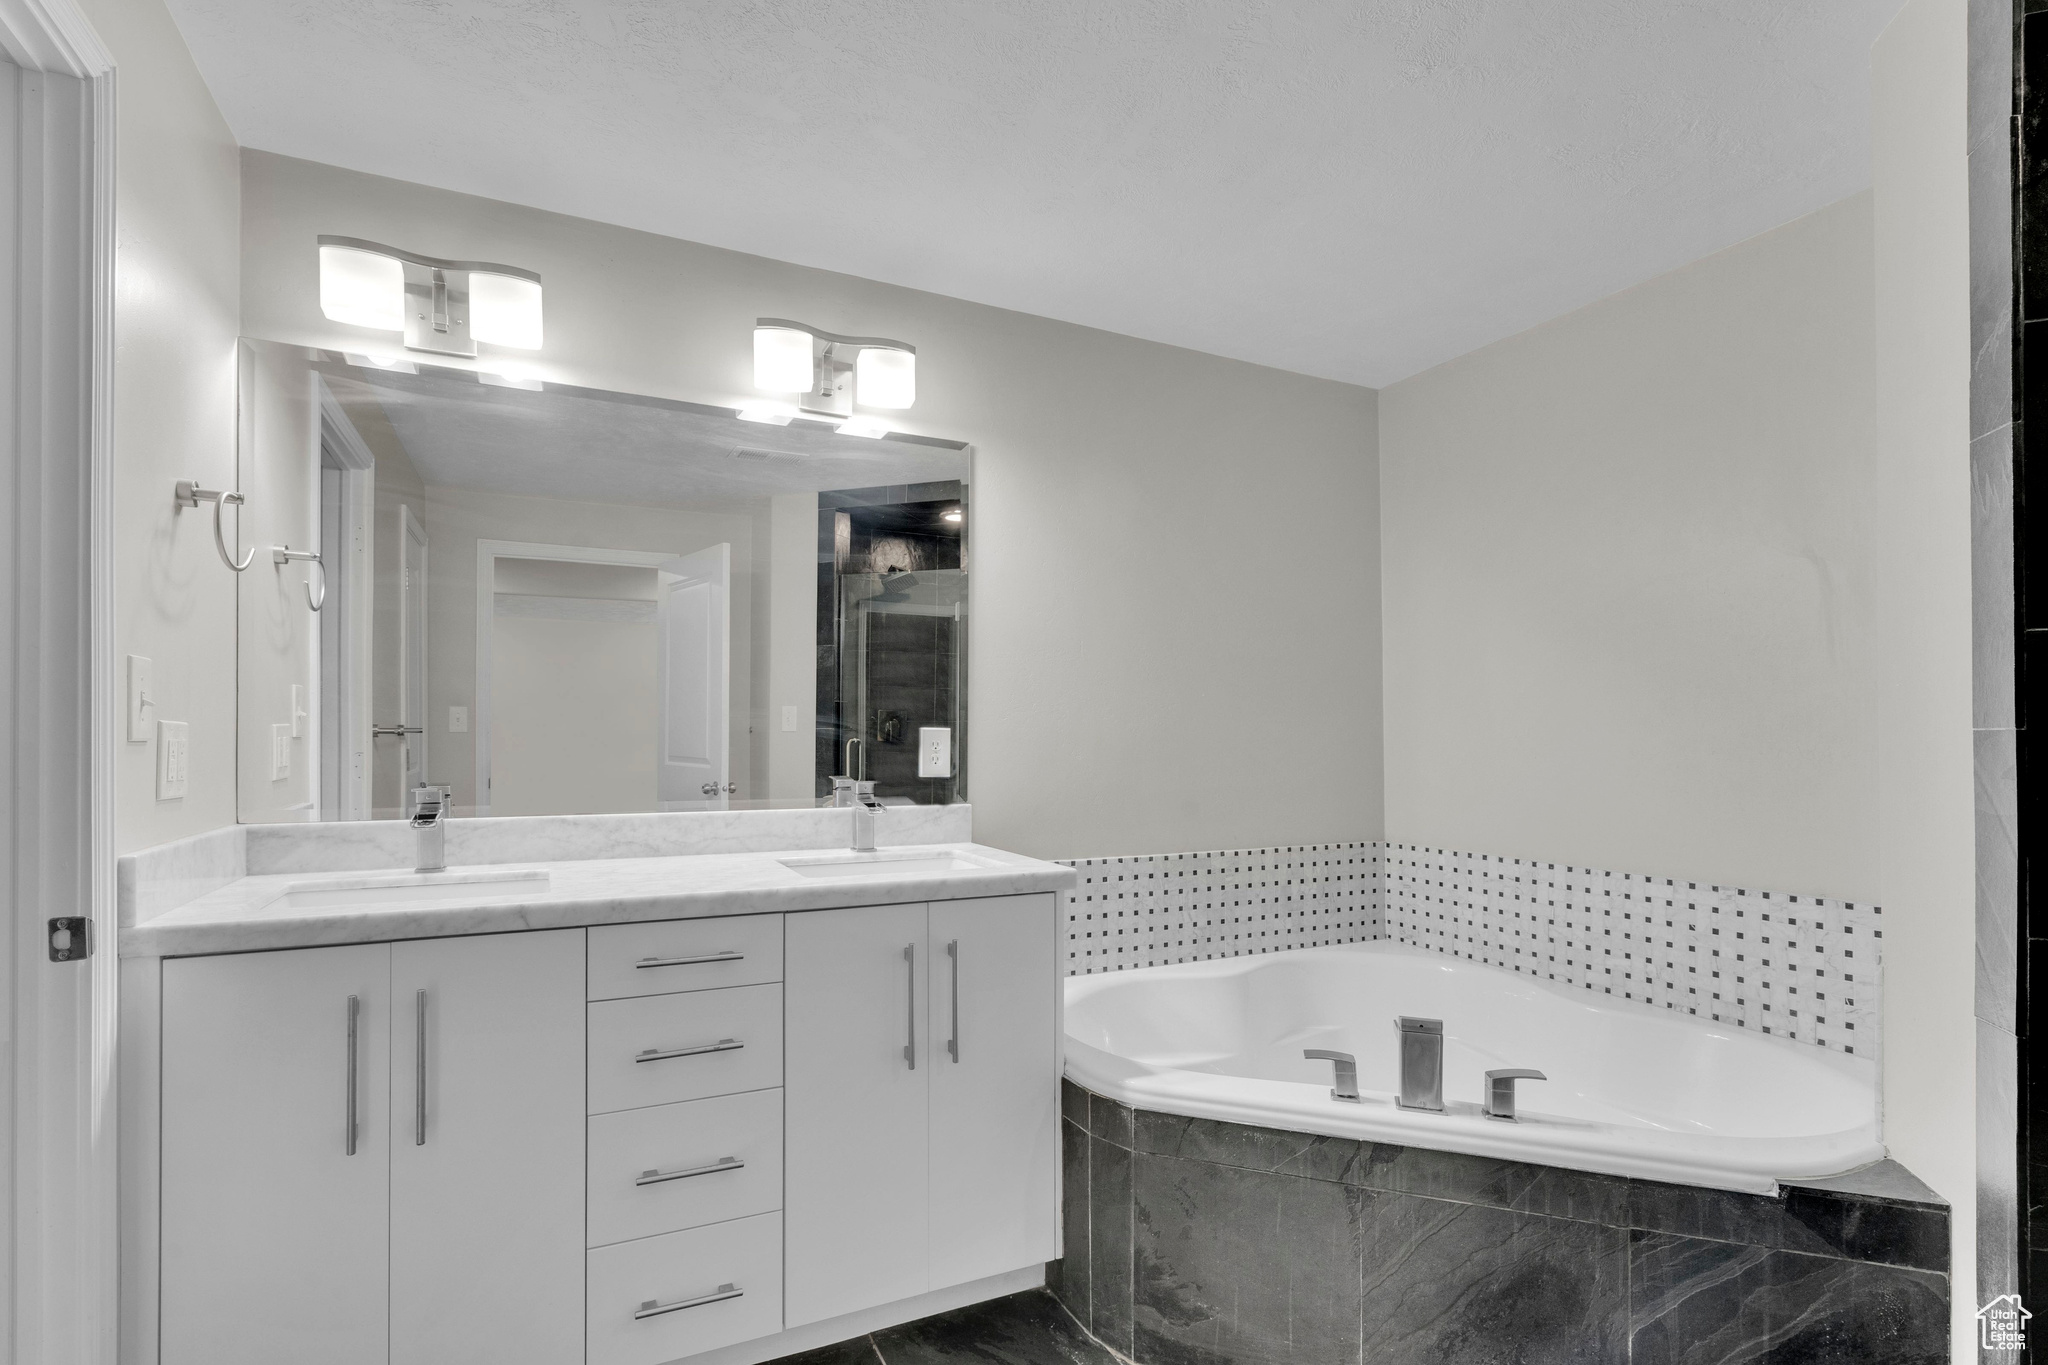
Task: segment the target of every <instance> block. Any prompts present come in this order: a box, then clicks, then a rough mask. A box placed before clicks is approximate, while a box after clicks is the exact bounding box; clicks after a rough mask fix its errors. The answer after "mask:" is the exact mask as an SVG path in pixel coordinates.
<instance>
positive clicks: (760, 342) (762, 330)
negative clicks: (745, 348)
mask: <svg viewBox="0 0 2048 1365" xmlns="http://www.w3.org/2000/svg"><path fill="white" fill-rule="evenodd" d="M815 382H816V379H815V377H814V371H813V369H812V366H811V334H810V333H809V332H799V331H797V330H796V329H795V328H793V327H756V328H755V329H754V387H755V388H757V389H759V390H761V391H762V392H763V393H809V392H810V391H811V385H812V384H814V383H815Z"/></svg>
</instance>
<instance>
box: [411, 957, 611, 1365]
mask: <svg viewBox="0 0 2048 1365" xmlns="http://www.w3.org/2000/svg"><path fill="white" fill-rule="evenodd" d="M391 980H392V992H391V1013H392V1028H391V1050H392V1066H391V1073H390V1074H391V1114H392V1123H391V1130H392V1131H391V1360H392V1362H393V1365H449V1362H458V1361H489V1362H491V1365H519V1363H520V1362H532V1363H533V1365H560V1362H562V1361H565V1360H575V1359H578V1358H580V1357H581V1354H582V1351H583V930H581V929H556V930H549V931H547V932H543V933H520V934H494V935H488V936H482V937H476V938H444V939H427V940H422V941H417V942H409V943H400V944H397V945H395V946H394V947H393V949H392V963H391ZM423 1025H424V1029H422V1026H423ZM422 1061H424V1063H425V1067H424V1073H422V1069H421V1062H422Z"/></svg>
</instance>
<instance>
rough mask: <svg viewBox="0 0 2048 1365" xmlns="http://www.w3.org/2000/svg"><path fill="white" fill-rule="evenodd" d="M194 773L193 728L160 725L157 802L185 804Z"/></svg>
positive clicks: (164, 722) (172, 723) (169, 722)
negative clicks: (187, 789) (186, 787)
mask: <svg viewBox="0 0 2048 1365" xmlns="http://www.w3.org/2000/svg"><path fill="white" fill-rule="evenodd" d="M191 770H192V727H191V725H190V724H188V723H187V722H185V721H182V720H160V721H158V722H157V723H156V799H157V800H159V801H182V800H184V799H185V782H186V779H187V778H188V777H189V776H190V774H191Z"/></svg>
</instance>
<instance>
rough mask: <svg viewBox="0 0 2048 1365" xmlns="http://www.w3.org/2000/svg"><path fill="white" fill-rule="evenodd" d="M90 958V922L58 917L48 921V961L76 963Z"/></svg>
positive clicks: (79, 917) (84, 919) (62, 916)
mask: <svg viewBox="0 0 2048 1365" xmlns="http://www.w3.org/2000/svg"><path fill="white" fill-rule="evenodd" d="M91 956H92V921H91V920H89V919H87V918H86V917H85V916H83V915H59V916H57V917H56V918H55V919H53V920H51V921H50V961H52V962H77V961H79V960H80V959H82V958H88V957H91Z"/></svg>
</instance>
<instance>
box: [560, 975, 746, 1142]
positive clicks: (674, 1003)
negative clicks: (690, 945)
mask: <svg viewBox="0 0 2048 1365" xmlns="http://www.w3.org/2000/svg"><path fill="white" fill-rule="evenodd" d="M586 1008H587V1009H589V1011H590V1028H589V1030H588V1033H587V1038H588V1042H587V1046H588V1047H589V1049H590V1051H589V1055H588V1058H587V1061H588V1067H587V1069H586V1073H585V1074H586V1075H587V1076H588V1077H589V1082H590V1112H591V1113H593V1114H605V1113H610V1112H611V1111H613V1110H615V1109H638V1108H641V1107H643V1106H645V1105H650V1104H674V1103H676V1102H677V1101H680V1100H701V1099H707V1098H709V1097H710V1096H712V1095H731V1094H735V1093H737V1092H739V1091H742V1090H765V1089H767V1088H769V1087H770V1086H777V1085H781V1084H782V987H781V986H780V985H779V984H778V985H766V986H734V987H732V988H731V989H729V990H722V991H688V992H685V993H684V994H682V995H647V996H641V997H639V998H638V999H634V1000H599V1001H596V1002H594V1003H592V1004H590V1005H588V1006H586Z"/></svg>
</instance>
